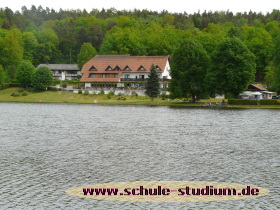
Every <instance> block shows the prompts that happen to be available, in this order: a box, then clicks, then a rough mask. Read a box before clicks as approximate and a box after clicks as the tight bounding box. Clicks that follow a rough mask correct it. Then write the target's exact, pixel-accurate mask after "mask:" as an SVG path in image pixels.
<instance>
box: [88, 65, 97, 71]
mask: <svg viewBox="0 0 280 210" xmlns="http://www.w3.org/2000/svg"><path fill="white" fill-rule="evenodd" d="M89 70H90V71H97V69H96V68H95V66H92V67H91V68H90V69H89Z"/></svg>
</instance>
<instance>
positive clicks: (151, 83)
mask: <svg viewBox="0 0 280 210" xmlns="http://www.w3.org/2000/svg"><path fill="white" fill-rule="evenodd" d="M145 94H147V95H148V96H149V97H150V98H151V101H153V100H154V98H156V97H158V96H159V94H160V90H159V78H158V74H157V71H156V67H155V66H154V65H152V67H151V71H150V73H149V78H148V80H147V86H146V91H145Z"/></svg>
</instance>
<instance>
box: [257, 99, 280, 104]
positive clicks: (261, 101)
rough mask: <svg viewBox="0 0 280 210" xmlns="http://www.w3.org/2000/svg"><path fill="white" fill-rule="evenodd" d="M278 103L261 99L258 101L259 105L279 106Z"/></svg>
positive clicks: (275, 100)
mask: <svg viewBox="0 0 280 210" xmlns="http://www.w3.org/2000/svg"><path fill="white" fill-rule="evenodd" d="M278 101H279V102H280V100H277V99H262V100H260V105H280V104H279V103H278Z"/></svg>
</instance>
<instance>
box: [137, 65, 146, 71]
mask: <svg viewBox="0 0 280 210" xmlns="http://www.w3.org/2000/svg"><path fill="white" fill-rule="evenodd" d="M138 71H146V69H145V67H144V66H142V65H141V66H140V67H139V68H138Z"/></svg>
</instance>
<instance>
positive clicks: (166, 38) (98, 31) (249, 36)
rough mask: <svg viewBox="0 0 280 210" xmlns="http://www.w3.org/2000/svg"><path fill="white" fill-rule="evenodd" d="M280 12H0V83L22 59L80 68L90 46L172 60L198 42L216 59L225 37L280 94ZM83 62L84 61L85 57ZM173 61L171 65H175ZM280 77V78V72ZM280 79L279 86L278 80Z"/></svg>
mask: <svg viewBox="0 0 280 210" xmlns="http://www.w3.org/2000/svg"><path fill="white" fill-rule="evenodd" d="M279 23H280V10H273V11H272V12H270V13H267V14H262V13H256V12H253V11H250V12H244V13H236V14H234V13H232V12H230V11H215V12H211V11H209V12H202V13H201V12H197V13H194V14H187V13H169V12H168V11H162V12H155V11H148V10H133V11H127V10H122V11H118V10H116V9H114V8H111V9H107V10H105V9H102V10H97V9H93V10H92V11H91V12H87V11H86V10H83V11H81V10H62V9H60V10H59V11H55V10H53V9H50V8H42V7H41V6H39V7H36V6H32V7H31V8H30V9H28V8H26V7H25V6H23V7H22V9H21V11H12V10H11V9H9V8H2V9H0V65H1V66H0V83H1V82H2V83H3V82H8V81H11V80H13V79H14V78H15V73H16V70H17V67H18V65H19V63H20V62H21V61H22V60H28V61H31V62H32V64H33V65H34V66H37V65H38V64H40V63H65V64H66V63H78V60H83V59H82V58H80V59H78V55H79V53H80V50H81V48H82V46H83V44H85V43H87V45H89V43H90V45H91V46H92V47H93V48H94V50H91V51H94V52H96V53H98V54H130V55H170V56H172V55H173V53H174V51H175V50H176V49H177V48H178V47H180V44H181V43H182V40H184V39H186V38H188V39H194V40H196V41H198V42H199V43H200V44H201V45H202V46H203V48H204V49H205V50H206V52H207V53H208V55H209V57H210V59H212V57H213V55H214V52H215V50H216V48H217V46H218V44H219V43H220V42H221V41H222V40H223V39H225V38H233V37H236V38H238V39H240V40H241V41H242V42H243V43H244V44H245V45H246V46H247V47H248V49H249V50H250V51H251V52H252V53H253V54H254V55H255V57H256V58H255V62H256V75H255V81H252V82H260V83H263V84H267V85H268V86H271V87H272V89H274V90H276V91H279V90H280V67H279V66H280V63H279V59H277V58H279V56H280V55H279V54H280V27H279ZM80 57H81V56H80ZM171 62H172V60H171ZM278 72H279V73H278ZM277 78H279V79H278V80H279V83H278V81H277Z"/></svg>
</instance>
